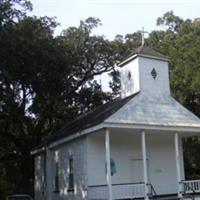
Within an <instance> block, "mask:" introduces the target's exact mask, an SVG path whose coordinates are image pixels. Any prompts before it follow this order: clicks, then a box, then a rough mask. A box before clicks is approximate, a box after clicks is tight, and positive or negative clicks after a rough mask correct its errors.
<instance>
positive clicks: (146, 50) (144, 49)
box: [119, 45, 169, 66]
mask: <svg viewBox="0 0 200 200" xmlns="http://www.w3.org/2000/svg"><path fill="white" fill-rule="evenodd" d="M137 56H142V57H150V58H154V59H159V60H164V61H169V57H168V56H165V55H163V54H161V53H159V52H157V51H155V50H153V49H152V48H150V47H148V46H145V45H144V46H140V47H138V48H136V49H134V50H133V52H132V53H131V54H130V55H128V56H127V57H126V58H125V59H124V60H123V61H122V62H121V63H120V64H119V66H123V65H124V64H125V63H127V62H129V61H130V60H133V59H134V58H136V57H137Z"/></svg>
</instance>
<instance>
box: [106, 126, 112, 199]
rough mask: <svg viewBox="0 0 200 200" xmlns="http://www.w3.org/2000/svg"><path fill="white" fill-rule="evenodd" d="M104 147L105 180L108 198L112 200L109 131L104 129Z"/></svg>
mask: <svg viewBox="0 0 200 200" xmlns="http://www.w3.org/2000/svg"><path fill="white" fill-rule="evenodd" d="M105 148H106V172H107V173H106V180H107V185H108V200H112V199H113V198H112V182H111V166H110V133H109V130H108V129H106V132H105Z"/></svg>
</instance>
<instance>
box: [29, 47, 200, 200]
mask: <svg viewBox="0 0 200 200" xmlns="http://www.w3.org/2000/svg"><path fill="white" fill-rule="evenodd" d="M168 61H169V58H168V57H166V56H164V55H161V54H160V53H158V52H155V51H154V50H153V49H151V48H149V47H147V46H141V47H139V48H138V49H136V50H135V52H133V54H132V55H130V56H129V57H128V58H127V59H125V60H124V61H123V62H122V63H121V64H120V65H119V68H120V74H121V98H119V99H116V100H114V101H112V102H109V103H106V104H104V105H102V106H100V107H98V108H97V109H96V110H94V111H93V112H90V113H88V114H86V115H84V116H82V117H80V118H78V119H77V120H76V121H74V122H72V123H71V124H69V125H67V126H66V127H64V128H63V129H61V130H60V131H58V132H57V133H56V134H55V136H54V137H51V138H49V140H47V142H46V143H45V144H43V145H42V146H40V147H38V148H35V149H34V150H33V152H32V154H34V156H35V200H66V199H69V200H71V199H73V200H81V199H85V200H103V199H108V200H112V199H137V198H141V199H145V200H148V199H149V198H152V197H154V196H160V197H162V196H168V197H170V196H171V197H172V196H176V197H178V198H181V197H183V196H185V195H186V194H189V193H193V192H200V181H199V180H185V175H184V174H185V173H184V161H183V150H182V143H181V139H182V138H184V137H191V136H198V135H199V134H200V119H199V118H198V117H196V116H195V115H194V114H193V113H191V112H190V111H188V110H187V109H186V108H184V107H183V106H182V105H181V104H179V103H178V102H177V101H176V100H175V99H174V98H173V97H172V96H171V95H170V86H169V71H168Z"/></svg>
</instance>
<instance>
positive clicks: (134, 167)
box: [130, 159, 149, 183]
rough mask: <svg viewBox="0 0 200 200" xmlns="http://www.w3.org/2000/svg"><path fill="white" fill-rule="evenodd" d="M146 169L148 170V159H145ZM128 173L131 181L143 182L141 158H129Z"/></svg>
mask: <svg viewBox="0 0 200 200" xmlns="http://www.w3.org/2000/svg"><path fill="white" fill-rule="evenodd" d="M147 171H148V172H149V161H148V159H147ZM148 172H147V173H148ZM130 174H131V176H130V177H131V182H132V183H141V182H144V174H143V161H142V159H131V170H130ZM148 174H149V173H148Z"/></svg>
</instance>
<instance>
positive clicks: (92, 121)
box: [46, 93, 138, 144]
mask: <svg viewBox="0 0 200 200" xmlns="http://www.w3.org/2000/svg"><path fill="white" fill-rule="evenodd" d="M137 94H138V93H136V94H133V95H130V96H128V97H126V98H124V99H122V98H117V99H115V100H112V101H110V102H108V103H105V104H103V105H101V106H99V107H97V108H96V109H95V110H93V111H91V112H89V113H86V114H85V115H82V116H80V117H79V118H77V119H76V120H74V121H72V123H70V124H68V125H66V126H65V127H63V128H62V129H60V130H58V131H56V132H55V133H54V134H53V135H52V136H51V137H49V138H48V139H47V140H46V144H48V143H50V142H52V141H56V140H58V139H61V138H63V137H67V136H70V135H72V134H74V133H77V132H78V131H82V130H85V129H88V128H91V127H93V126H96V125H98V124H100V123H102V122H103V121H105V119H107V118H108V117H109V116H111V115H112V114H114V113H115V112H117V111H118V110H119V109H120V108H121V107H123V106H124V105H125V104H126V103H127V102H129V101H130V100H131V99H133V98H134V97H135V96H136V95H137Z"/></svg>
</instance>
